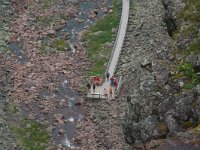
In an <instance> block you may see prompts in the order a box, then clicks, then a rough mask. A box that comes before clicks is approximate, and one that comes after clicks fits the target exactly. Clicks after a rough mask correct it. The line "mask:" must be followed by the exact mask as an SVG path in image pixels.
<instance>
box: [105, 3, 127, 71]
mask: <svg viewBox="0 0 200 150" xmlns="http://www.w3.org/2000/svg"><path fill="white" fill-rule="evenodd" d="M129 5H130V1H129ZM123 8H124V3H123V2H122V9H121V18H120V23H119V27H118V31H117V36H116V40H115V43H114V46H113V49H112V52H111V54H110V59H109V61H108V64H107V68H106V72H108V70H109V68H110V64H111V62H112V59H113V56H114V52H115V49H116V47H117V42H118V38H119V35H120V30H121V24H122V20H123V13H122V12H123ZM128 15H129V14H128ZM123 43H124V40H123ZM123 43H122V45H123ZM120 53H121V52H120ZM118 60H119V59H118ZM118 60H117V62H118ZM115 69H116V66H114V72H115ZM106 72H105V73H106ZM114 72H113V74H114Z"/></svg>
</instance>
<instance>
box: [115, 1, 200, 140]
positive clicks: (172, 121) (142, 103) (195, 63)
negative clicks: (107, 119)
mask: <svg viewBox="0 0 200 150" xmlns="http://www.w3.org/2000/svg"><path fill="white" fill-rule="evenodd" d="M131 5H132V6H131V7H132V9H131V15H130V20H129V27H128V31H127V35H126V41H125V43H124V47H123V50H122V54H121V58H120V61H119V65H118V70H119V72H117V74H118V75H123V76H124V78H125V79H126V82H125V86H126V89H127V93H126V94H127V95H128V97H127V111H126V115H125V119H124V134H125V139H126V142H127V143H129V144H134V143H137V142H142V143H146V142H148V141H150V140H151V139H160V138H165V137H169V136H173V135H176V136H178V137H183V138H186V139H198V136H199V133H198V132H197V130H198V128H195V129H194V130H188V129H190V128H194V127H196V126H198V124H199V117H200V100H199V96H200V84H199V83H200V77H199V74H198V72H199V71H200V70H199V69H200V63H199V62H200V61H199V58H200V57H199V56H196V55H197V54H199V52H200V51H199V50H200V48H199V47H200V46H199V44H200V43H199V38H198V37H199V22H198V17H197V16H198V14H199V12H198V9H199V8H200V7H199V6H200V5H199V4H198V2H193V1H190V0H188V1H184V2H182V1H181V0H175V1H174V0H162V1H161V0H154V1H152V0H145V1H144V0H140V1H138V0H132V2H131ZM188 9H190V11H189V10H188ZM191 13H195V14H191ZM193 16H196V18H195V19H194V18H193ZM186 29H187V30H186ZM183 33H184V35H183ZM194 54H195V55H194Z"/></svg>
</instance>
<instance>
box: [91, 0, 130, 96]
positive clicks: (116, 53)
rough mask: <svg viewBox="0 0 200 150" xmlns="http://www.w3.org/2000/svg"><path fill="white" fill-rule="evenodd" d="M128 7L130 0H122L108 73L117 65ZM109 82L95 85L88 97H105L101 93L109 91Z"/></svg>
mask: <svg viewBox="0 0 200 150" xmlns="http://www.w3.org/2000/svg"><path fill="white" fill-rule="evenodd" d="M129 8H130V0H123V2H122V13H121V20H120V25H119V29H118V33H117V37H116V41H115V44H114V47H113V50H112V53H111V57H110V59H109V62H108V65H107V70H106V72H109V73H110V75H111V76H112V75H114V73H115V68H116V66H117V62H118V60H119V56H120V53H121V49H122V46H123V43H124V37H125V34H126V29H127V25H128V18H129ZM109 88H110V83H109V81H105V82H104V83H103V84H102V85H101V86H98V87H96V89H95V92H93V91H91V92H90V93H88V94H87V97H88V98H100V99H105V96H104V95H103V90H104V89H106V90H107V91H109ZM115 90H116V89H115V88H114V87H113V93H115V92H114V91H115ZM115 96H116V95H114V94H113V96H112V97H111V96H108V98H109V99H112V98H115Z"/></svg>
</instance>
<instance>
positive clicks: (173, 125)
mask: <svg viewBox="0 0 200 150" xmlns="http://www.w3.org/2000/svg"><path fill="white" fill-rule="evenodd" d="M174 114H175V112H174V111H173V110H170V111H168V112H167V113H165V116H164V117H165V122H166V124H167V127H168V129H169V131H170V132H172V133H173V132H175V131H177V129H178V123H177V120H176V119H175V118H174Z"/></svg>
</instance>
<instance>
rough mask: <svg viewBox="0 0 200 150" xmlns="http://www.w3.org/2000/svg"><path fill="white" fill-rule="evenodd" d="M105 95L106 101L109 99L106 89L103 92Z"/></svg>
mask: <svg viewBox="0 0 200 150" xmlns="http://www.w3.org/2000/svg"><path fill="white" fill-rule="evenodd" d="M103 95H104V96H105V98H106V99H108V92H107V90H106V89H104V90H103Z"/></svg>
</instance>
